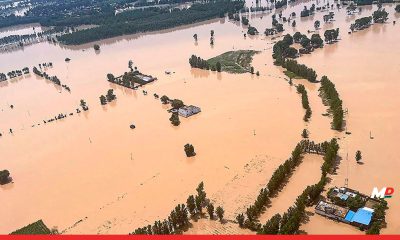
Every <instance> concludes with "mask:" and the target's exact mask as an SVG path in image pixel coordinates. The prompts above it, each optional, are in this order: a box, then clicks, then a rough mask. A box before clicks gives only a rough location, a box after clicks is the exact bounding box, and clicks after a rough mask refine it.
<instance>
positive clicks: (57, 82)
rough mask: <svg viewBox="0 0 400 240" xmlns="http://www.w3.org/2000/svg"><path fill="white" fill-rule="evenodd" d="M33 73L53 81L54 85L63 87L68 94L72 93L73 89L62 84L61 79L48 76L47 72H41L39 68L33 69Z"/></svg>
mask: <svg viewBox="0 0 400 240" xmlns="http://www.w3.org/2000/svg"><path fill="white" fill-rule="evenodd" d="M32 71H33V73H35V74H36V75H38V76H40V77H43V78H45V79H46V80H49V81H51V82H52V83H54V84H56V85H58V86H61V87H62V88H64V89H65V90H67V91H68V92H71V88H70V87H68V86H67V85H65V84H61V81H60V79H59V78H58V77H57V76H50V75H49V74H47V73H46V72H44V71H43V72H42V71H40V70H39V69H38V68H37V67H33V70H32Z"/></svg>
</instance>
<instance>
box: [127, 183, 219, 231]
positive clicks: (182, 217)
mask: <svg viewBox="0 0 400 240" xmlns="http://www.w3.org/2000/svg"><path fill="white" fill-rule="evenodd" d="M196 192H197V195H190V196H189V197H188V199H187V200H186V205H185V204H178V205H177V206H176V207H175V209H173V210H172V211H171V213H170V215H169V216H168V218H167V219H164V220H163V221H160V220H158V221H155V222H154V224H153V225H148V226H145V227H142V228H138V229H136V230H134V231H133V232H132V233H131V234H141V235H146V234H148V235H161V234H162V235H169V234H179V233H181V232H182V231H183V230H184V229H185V228H186V227H188V224H189V214H190V216H191V217H192V218H195V217H201V215H202V214H203V208H207V212H208V214H209V215H210V219H214V212H215V213H216V215H217V216H218V218H219V219H220V221H222V219H223V217H224V212H225V211H224V209H223V208H222V207H221V206H218V207H217V208H216V210H215V211H214V205H213V204H212V203H210V201H209V199H207V194H206V192H205V191H204V183H203V182H201V183H200V184H199V185H198V187H197V188H196Z"/></svg>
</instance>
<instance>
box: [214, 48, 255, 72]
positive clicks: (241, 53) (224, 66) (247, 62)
mask: <svg viewBox="0 0 400 240" xmlns="http://www.w3.org/2000/svg"><path fill="white" fill-rule="evenodd" d="M257 53H259V51H254V50H238V51H229V52H226V53H223V54H221V55H218V56H216V57H213V58H210V59H208V60H207V62H208V64H209V65H210V66H215V65H216V64H217V62H219V63H221V70H222V71H224V72H229V73H246V72H250V68H251V62H252V61H253V56H254V55H255V54H257Z"/></svg>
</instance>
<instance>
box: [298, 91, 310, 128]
mask: <svg viewBox="0 0 400 240" xmlns="http://www.w3.org/2000/svg"><path fill="white" fill-rule="evenodd" d="M296 89H297V92H298V93H300V94H301V103H302V105H303V108H304V109H305V110H306V113H305V115H304V118H303V120H304V121H306V122H308V120H309V119H310V117H311V114H312V111H311V108H310V104H309V102H308V95H307V90H306V88H305V87H304V85H303V84H299V85H298V86H297V87H296Z"/></svg>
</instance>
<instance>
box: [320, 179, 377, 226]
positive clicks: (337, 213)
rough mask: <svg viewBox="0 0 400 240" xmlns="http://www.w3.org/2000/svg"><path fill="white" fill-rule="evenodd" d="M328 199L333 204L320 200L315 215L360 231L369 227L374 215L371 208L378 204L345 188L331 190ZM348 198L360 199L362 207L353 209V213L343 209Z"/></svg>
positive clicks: (372, 199) (346, 208) (374, 200)
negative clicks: (354, 227) (352, 226)
mask: <svg viewBox="0 0 400 240" xmlns="http://www.w3.org/2000/svg"><path fill="white" fill-rule="evenodd" d="M328 198H329V199H330V200H332V201H333V202H335V203H332V202H328V201H322V200H321V201H319V202H318V204H317V206H316V207H315V212H316V213H318V214H320V215H322V216H325V217H328V218H331V219H334V220H337V221H341V222H344V223H347V224H351V225H354V226H357V227H359V228H361V229H366V228H368V227H369V226H370V224H371V221H372V217H373V214H374V209H373V207H374V206H375V205H377V204H379V203H380V201H379V200H378V199H374V198H370V197H369V196H367V195H365V194H362V193H360V192H358V191H356V190H353V189H350V188H347V187H341V188H337V187H335V188H332V189H331V190H330V191H329V192H328ZM350 198H358V199H361V200H362V201H363V203H364V204H363V205H364V206H363V207H360V208H358V209H357V210H354V209H353V210H354V211H353V210H351V209H350V208H348V207H345V206H346V205H348V204H347V201H348V200H349V199H350ZM338 204H340V205H338ZM350 206H351V205H350Z"/></svg>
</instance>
